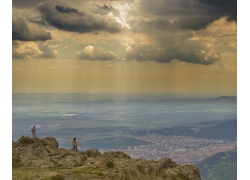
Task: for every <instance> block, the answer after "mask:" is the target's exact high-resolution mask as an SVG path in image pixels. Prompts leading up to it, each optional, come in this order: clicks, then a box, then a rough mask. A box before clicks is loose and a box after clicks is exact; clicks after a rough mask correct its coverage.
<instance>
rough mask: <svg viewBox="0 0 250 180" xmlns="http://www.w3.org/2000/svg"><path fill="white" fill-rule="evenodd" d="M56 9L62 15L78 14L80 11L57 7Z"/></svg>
mask: <svg viewBox="0 0 250 180" xmlns="http://www.w3.org/2000/svg"><path fill="white" fill-rule="evenodd" d="M55 9H56V10H57V11H58V12H60V13H77V12H78V9H75V8H70V7H63V6H59V5H56V6H55Z"/></svg>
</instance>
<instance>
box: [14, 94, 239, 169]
mask: <svg viewBox="0 0 250 180" xmlns="http://www.w3.org/2000/svg"><path fill="white" fill-rule="evenodd" d="M112 97H113V98H112ZM145 97H146V96H144V97H143V98H142V97H141V98H134V97H132V98H131V96H130V97H126V96H120V98H118V97H115V98H114V96H108V95H99V96H94V95H83V94H13V102H12V140H13V141H16V140H17V139H18V138H20V137H21V136H30V137H31V132H30V129H31V127H32V126H36V127H37V136H38V137H41V138H42V137H55V138H56V139H57V141H58V142H59V145H60V147H65V148H71V144H70V143H69V141H70V140H72V139H73V138H74V137H76V138H77V141H78V142H79V147H80V150H86V149H92V148H96V149H98V150H99V151H101V152H105V151H118V150H119V151H124V152H125V153H127V154H128V155H130V156H131V157H133V158H145V159H160V158H164V157H168V158H171V159H172V160H174V161H176V162H177V163H180V164H195V163H198V162H200V161H202V160H204V159H205V158H207V157H209V156H211V155H213V154H216V153H218V152H226V151H229V150H232V149H235V148H237V98H236V97H228V96H223V97H216V98H206V99H205V98H204V99H164V98H162V97H160V96H159V97H158V98H155V97H154V98H153V96H151V97H147V98H145Z"/></svg>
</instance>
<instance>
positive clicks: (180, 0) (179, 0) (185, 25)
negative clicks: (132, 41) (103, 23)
mask: <svg viewBox="0 0 250 180" xmlns="http://www.w3.org/2000/svg"><path fill="white" fill-rule="evenodd" d="M137 8H138V9H137V10H136V11H137V12H139V13H140V16H141V17H143V19H141V22H133V21H129V22H128V23H129V24H131V26H133V25H134V26H136V24H137V23H141V24H143V25H144V26H145V27H144V28H147V26H148V28H150V26H151V25H152V23H153V24H155V25H156V27H158V28H161V29H166V28H168V29H191V30H199V29H204V28H206V27H207V26H208V25H209V24H210V23H212V22H213V21H214V20H217V19H219V18H221V17H223V16H227V17H228V20H235V21H236V19H237V1H236V0H229V1H225V0H198V1H187V0H175V1H172V0H165V1H160V0H155V1H140V2H139V4H138V6H137ZM134 13H136V12H134ZM152 15H153V16H152ZM144 19H147V20H146V21H144V22H143V20H144ZM158 19H160V20H161V21H162V22H161V24H163V25H164V26H159V25H161V24H156V23H157V21H158ZM171 19H172V20H173V22H171V23H170V20H171ZM152 28H153V27H152ZM139 29H141V28H140V27H138V26H137V27H136V28H133V30H134V31H137V30H139Z"/></svg>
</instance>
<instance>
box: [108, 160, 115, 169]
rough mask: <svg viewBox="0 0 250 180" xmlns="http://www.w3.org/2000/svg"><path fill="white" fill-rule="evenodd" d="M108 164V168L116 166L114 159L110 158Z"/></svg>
mask: <svg viewBox="0 0 250 180" xmlns="http://www.w3.org/2000/svg"><path fill="white" fill-rule="evenodd" d="M106 166H107V167H108V168H113V167H114V163H113V161H110V160H108V161H107V162H106Z"/></svg>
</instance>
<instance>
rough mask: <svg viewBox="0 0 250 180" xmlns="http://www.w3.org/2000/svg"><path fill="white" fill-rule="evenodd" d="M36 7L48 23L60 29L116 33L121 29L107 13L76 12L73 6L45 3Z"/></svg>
mask: <svg viewBox="0 0 250 180" xmlns="http://www.w3.org/2000/svg"><path fill="white" fill-rule="evenodd" d="M37 9H38V10H39V11H40V12H41V13H42V15H43V18H44V19H45V20H46V21H47V23H48V24H50V25H51V26H54V27H56V28H58V29H60V30H65V31H72V32H79V33H86V32H95V31H105V32H109V33H117V32H120V31H121V30H122V26H121V24H119V23H118V22H117V21H116V20H115V18H114V17H112V16H108V15H107V16H101V15H100V14H93V13H87V12H78V10H77V9H74V8H69V7H63V6H58V5H56V6H51V5H49V4H47V3H44V4H41V5H40V6H38V8H37Z"/></svg>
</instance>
